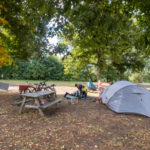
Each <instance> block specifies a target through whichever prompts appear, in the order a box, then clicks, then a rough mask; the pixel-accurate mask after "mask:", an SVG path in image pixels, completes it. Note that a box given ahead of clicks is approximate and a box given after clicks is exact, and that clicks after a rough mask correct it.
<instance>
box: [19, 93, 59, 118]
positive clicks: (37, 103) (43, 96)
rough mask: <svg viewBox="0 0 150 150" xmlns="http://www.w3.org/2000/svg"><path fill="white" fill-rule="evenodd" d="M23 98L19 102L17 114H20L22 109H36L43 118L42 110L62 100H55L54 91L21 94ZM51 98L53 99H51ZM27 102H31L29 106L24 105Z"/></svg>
mask: <svg viewBox="0 0 150 150" xmlns="http://www.w3.org/2000/svg"><path fill="white" fill-rule="evenodd" d="M21 96H22V97H23V100H22V101H21V102H19V103H20V104H21V105H20V109H19V114H21V113H22V111H23V109H24V108H29V109H30V108H32V109H37V110H38V111H39V113H40V115H41V116H44V113H43V111H42V109H45V108H47V107H50V106H52V105H54V104H56V105H57V103H59V102H61V101H62V99H56V97H54V96H55V91H38V92H35V93H27V94H21ZM51 98H53V99H51ZM41 100H45V101H46V102H44V104H41ZM28 102H31V103H30V104H26V103H28Z"/></svg>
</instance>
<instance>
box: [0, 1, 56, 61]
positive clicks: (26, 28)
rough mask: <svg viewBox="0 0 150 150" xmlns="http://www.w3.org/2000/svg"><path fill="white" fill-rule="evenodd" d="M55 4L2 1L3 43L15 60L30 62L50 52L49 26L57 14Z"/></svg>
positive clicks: (0, 21)
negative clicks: (29, 59)
mask: <svg viewBox="0 0 150 150" xmlns="http://www.w3.org/2000/svg"><path fill="white" fill-rule="evenodd" d="M55 3H56V4H57V2H54V1H51V0H48V1H47V0H43V1H41V0H36V1H34V0H13V1H12V0H1V1H0V15H1V17H0V37H1V39H0V40H2V43H1V44H2V46H3V47H5V49H6V50H8V52H9V54H10V55H11V57H12V58H20V59H24V60H27V59H28V58H30V57H31V56H34V55H36V56H38V57H40V56H41V55H42V53H43V51H46V50H47V35H48V34H47V30H48V28H49V26H48V24H49V21H50V20H51V19H52V18H53V15H54V14H55V10H56V8H55V5H56V4H55ZM5 33H7V34H5ZM49 35H50V32H49Z"/></svg>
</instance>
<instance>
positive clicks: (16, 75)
mask: <svg viewBox="0 0 150 150" xmlns="http://www.w3.org/2000/svg"><path fill="white" fill-rule="evenodd" d="M0 74H1V75H2V74H3V78H4V79H30V80H62V79H63V65H62V63H61V62H60V61H59V60H58V59H57V58H56V57H52V56H50V57H44V58H43V59H41V60H32V61H30V62H26V61H20V60H17V61H16V62H15V63H14V64H13V65H12V66H7V67H6V66H5V67H2V68H1V69H0Z"/></svg>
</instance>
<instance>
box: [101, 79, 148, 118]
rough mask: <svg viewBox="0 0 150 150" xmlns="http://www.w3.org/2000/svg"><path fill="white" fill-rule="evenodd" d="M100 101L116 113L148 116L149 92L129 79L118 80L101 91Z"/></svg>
mask: <svg viewBox="0 0 150 150" xmlns="http://www.w3.org/2000/svg"><path fill="white" fill-rule="evenodd" d="M100 97H101V98H102V103H104V104H106V105H107V106H108V108H110V109H111V110H113V111H115V112H117V113H130V114H131V113H132V114H140V115H145V116H148V117H150V92H149V91H148V90H147V89H145V88H143V87H140V86H138V85H136V84H133V83H131V82H129V81H118V82H115V83H114V84H112V85H110V86H108V87H107V88H105V89H104V91H103V92H102V93H101V95H100Z"/></svg>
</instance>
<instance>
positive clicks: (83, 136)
mask: <svg viewBox="0 0 150 150" xmlns="http://www.w3.org/2000/svg"><path fill="white" fill-rule="evenodd" d="M59 88H60V89H61V92H59ZM62 89H63V90H64V91H62ZM70 89H72V88H70V87H63V88H62V87H59V86H58V87H57V88H56V90H57V95H58V98H62V99H64V97H63V93H65V92H66V91H70ZM73 90H74V89H73ZM17 97H18V93H16V92H15V91H11V92H10V91H9V92H2V91H0V106H1V109H0V125H1V128H0V133H1V134H0V149H3V150H9V149H10V150H11V149H12V150H15V149H16V150H20V149H24V150H30V149H33V150H43V149H44V150H61V149H64V150H71V149H72V150H77V149H80V150H93V149H97V150H104V149H107V150H127V149H128V150H133V149H136V150H141V149H142V150H149V149H150V143H149V141H150V140H149V139H150V118H148V117H145V116H140V115H125V114H116V113H114V112H112V111H111V110H109V109H108V108H107V107H106V106H105V105H102V104H97V103H95V102H92V101H89V102H87V101H84V100H82V101H80V102H79V103H78V104H74V105H68V104H67V103H64V102H62V103H61V104H60V106H59V107H58V108H57V109H55V108H50V109H49V108H48V109H47V110H44V113H45V116H46V117H40V118H39V114H38V112H37V111H35V110H30V111H28V110H25V113H23V114H22V115H19V114H18V109H19V107H16V106H12V105H11V104H12V103H13V101H15V100H16V98H17Z"/></svg>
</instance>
